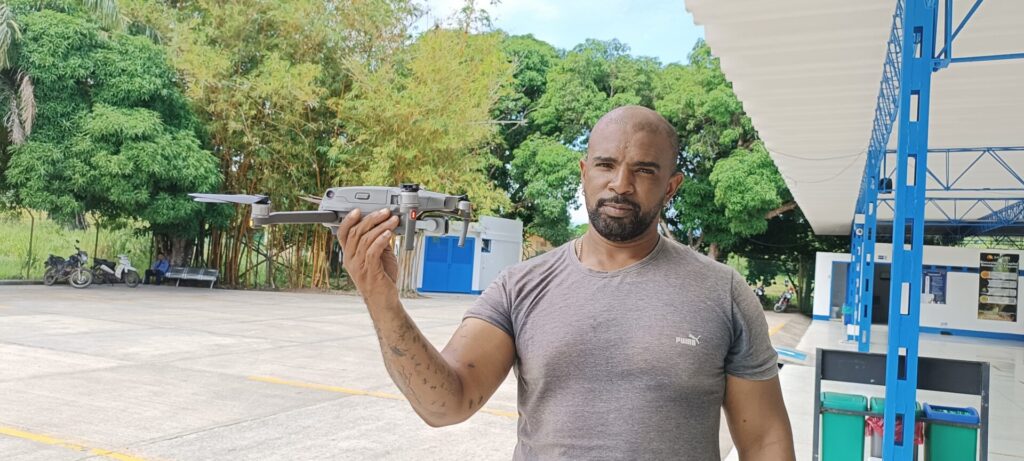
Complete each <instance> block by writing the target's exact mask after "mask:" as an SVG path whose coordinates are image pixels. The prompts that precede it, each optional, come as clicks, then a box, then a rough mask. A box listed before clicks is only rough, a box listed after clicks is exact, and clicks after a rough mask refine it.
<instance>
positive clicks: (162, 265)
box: [142, 253, 171, 285]
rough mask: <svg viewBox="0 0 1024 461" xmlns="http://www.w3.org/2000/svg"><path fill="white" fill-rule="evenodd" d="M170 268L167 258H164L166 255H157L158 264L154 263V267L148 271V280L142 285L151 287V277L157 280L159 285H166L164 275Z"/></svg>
mask: <svg viewBox="0 0 1024 461" xmlns="http://www.w3.org/2000/svg"><path fill="white" fill-rule="evenodd" d="M170 266H171V263H170V262H168V261H167V258H165V257H164V254H163V253H157V255H156V262H154V263H153V267H152V268H151V269H146V280H145V281H143V282H142V283H144V284H146V285H149V278H150V277H153V278H155V279H156V284H157V285H160V284H161V283H164V274H166V273H167V269H169V268H170Z"/></svg>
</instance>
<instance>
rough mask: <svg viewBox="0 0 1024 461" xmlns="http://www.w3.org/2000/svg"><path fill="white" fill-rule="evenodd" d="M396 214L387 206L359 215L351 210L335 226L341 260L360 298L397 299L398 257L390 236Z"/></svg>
mask: <svg viewBox="0 0 1024 461" xmlns="http://www.w3.org/2000/svg"><path fill="white" fill-rule="evenodd" d="M396 227H398V217H397V216H391V211H390V210H388V209H387V208H385V209H382V210H380V211H376V212H373V213H370V214H368V215H366V217H365V218H363V217H362V213H361V212H360V211H359V209H358V208H356V209H354V210H352V211H351V212H349V213H348V214H347V215H345V219H343V220H341V225H339V226H338V243H339V244H340V245H341V251H342V252H343V253H344V259H343V261H342V263H343V264H344V266H345V270H347V271H348V276H349V278H351V279H352V283H354V284H355V286H356V289H357V290H359V293H360V294H362V295H363V299H365V300H367V303H369V302H370V300H371V298H373V300H374V301H378V302H382V301H385V300H386V299H388V298H391V297H394V298H396V299H397V296H398V286H397V285H396V282H397V280H398V259H397V258H395V253H394V252H393V251H392V249H391V236H392V233H393V232H394V230H395V228H396Z"/></svg>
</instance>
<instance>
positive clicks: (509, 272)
mask: <svg viewBox="0 0 1024 461" xmlns="http://www.w3.org/2000/svg"><path fill="white" fill-rule="evenodd" d="M466 317H473V318H479V319H482V320H485V321H487V322H489V323H491V324H493V325H495V326H497V327H498V328H501V329H502V330H504V331H505V332H506V333H508V334H509V335H510V336H511V337H512V338H513V339H514V340H515V346H516V360H515V366H514V369H515V374H516V377H517V378H518V381H519V443H518V444H517V445H516V450H515V456H514V458H515V459H517V460H524V459H544V460H548V459H571V460H584V459H585V460H603V459H608V460H623V459H629V460H639V459H682V460H708V461H710V460H715V461H717V460H719V459H721V456H720V454H719V450H718V427H719V418H720V408H721V406H722V400H723V398H724V395H725V376H726V374H730V375H733V376H737V377H740V378H744V379H750V380H764V379H769V378H772V377H774V376H775V375H776V374H777V373H778V367H777V365H776V363H777V362H776V361H777V359H778V355H777V354H776V353H775V349H774V348H772V345H771V342H770V341H769V339H768V325H767V323H766V322H765V318H764V314H763V313H762V310H761V305H760V303H759V302H758V300H757V298H756V297H755V296H754V294H753V292H752V291H751V290H750V289H749V288H748V287H747V285H746V283H745V282H744V280H743V278H742V277H741V276H740V275H739V274H737V273H736V271H734V270H733V269H732V268H730V267H728V266H725V265H723V264H720V263H718V262H715V261H713V260H711V259H709V258H707V257H705V256H703V255H701V254H699V253H697V252H695V251H693V250H692V249H690V248H689V247H686V246H683V245H680V244H678V243H675V242H672V241H669V240H667V239H662V240H661V241H660V242H659V243H658V245H657V246H656V247H655V249H654V251H652V252H651V254H650V255H648V256H647V257H646V258H644V259H643V260H641V261H639V262H637V263H636V264H633V265H631V266H629V267H626V268H623V269H620V270H617V271H614V272H599V271H594V270H591V269H588V268H586V267H584V266H583V265H582V264H580V262H579V261H578V260H577V259H576V254H575V251H574V250H573V247H572V245H571V244H566V245H562V246H561V247H559V248H557V249H555V250H553V251H551V252H548V253H546V254H543V255H541V256H538V257H535V258H533V259H530V260H527V261H524V262H522V263H520V264H517V265H515V266H512V267H510V268H508V269H506V270H505V271H504V272H502V274H501V275H499V276H498V278H497V279H496V280H495V281H494V282H493V283H492V284H491V286H490V287H488V288H487V290H485V291H484V292H483V294H482V295H481V296H480V297H479V298H478V299H477V300H476V301H475V303H474V304H473V306H472V307H471V308H470V309H469V311H468V312H467V313H466Z"/></svg>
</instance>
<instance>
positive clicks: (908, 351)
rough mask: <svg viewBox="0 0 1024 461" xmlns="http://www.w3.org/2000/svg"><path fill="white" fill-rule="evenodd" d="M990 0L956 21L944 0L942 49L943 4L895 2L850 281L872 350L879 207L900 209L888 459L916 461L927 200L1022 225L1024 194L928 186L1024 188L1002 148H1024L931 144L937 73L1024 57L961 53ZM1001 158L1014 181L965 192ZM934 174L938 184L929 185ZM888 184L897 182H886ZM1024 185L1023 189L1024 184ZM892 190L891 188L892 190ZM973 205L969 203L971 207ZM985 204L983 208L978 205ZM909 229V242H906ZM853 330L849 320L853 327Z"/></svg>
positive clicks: (955, 215) (995, 225)
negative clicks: (934, 161)
mask: <svg viewBox="0 0 1024 461" xmlns="http://www.w3.org/2000/svg"><path fill="white" fill-rule="evenodd" d="M983 2H984V0H974V2H973V5H972V6H971V8H970V10H969V11H968V13H967V14H966V15H965V17H964V18H963V19H962V20H961V21H960V23H959V24H958V25H957V26H956V27H955V28H954V27H953V18H952V15H953V0H945V5H944V7H945V14H944V16H945V20H944V26H945V27H944V39H945V40H944V41H943V44H944V47H943V48H942V50H941V51H939V52H938V53H936V52H935V48H936V33H937V29H938V16H939V14H938V12H939V11H938V8H939V5H938V0H906V3H904V1H902V0H897V2H896V11H895V13H894V14H893V25H892V29H891V31H890V37H889V44H888V49H887V52H886V58H885V64H884V66H883V72H882V81H881V85H880V89H879V94H878V101H877V105H876V108H875V118H874V123H873V125H872V131H871V139H870V142H869V147H868V156H867V161H866V165H865V169H864V175H863V176H862V180H861V186H860V191H859V194H858V197H857V205H856V211H855V213H856V214H855V217H854V222H853V230H852V232H851V247H852V248H851V253H852V254H853V262H852V264H851V270H850V272H849V279H848V280H847V286H848V290H847V302H848V303H849V304H851V305H853V306H856V309H855V310H854V315H853V319H852V320H853V321H854V322H856V323H857V325H856V327H854V328H848V331H850V332H854V333H857V335H856V339H857V341H858V349H859V350H861V351H867V350H868V349H869V344H870V331H871V308H872V306H871V299H872V295H873V287H872V286H871V281H872V279H873V278H874V269H873V267H872V266H873V264H872V263H873V261H874V254H873V253H874V244H875V238H876V234H877V225H878V220H877V216H876V212H877V208H879V207H881V206H887V207H890V208H891V209H893V210H894V212H895V218H894V219H893V223H892V225H893V232H892V234H893V269H892V280H891V283H892V288H891V290H890V293H891V294H890V302H889V305H890V312H889V342H888V355H887V370H886V398H887V400H888V401H889V402H892V404H890V405H886V410H885V433H884V459H885V460H886V461H896V460H899V461H909V460H911V459H912V457H913V453H914V451H916V450H915V449H914V445H913V443H912V442H910V441H912V440H914V438H913V428H914V424H913V422H914V417H915V402H916V393H917V389H916V382H917V351H918V349H917V346H918V335H919V333H920V297H921V293H920V283H921V260H922V253H923V251H922V250H923V240H924V227H925V225H926V224H927V223H926V222H925V219H924V210H925V207H926V206H932V207H933V208H936V209H938V210H940V211H941V212H942V213H943V215H944V217H946V218H947V220H946V221H944V222H943V223H945V224H950V223H954V224H958V223H960V224H963V225H970V226H975V227H976V228H977V229H978V231H979V233H981V232H986V231H992V230H996V229H999V228H1000V227H1002V226H1006V225H1010V224H1017V225H1019V224H1020V223H1021V221H1022V219H1024V197H1019V198H1003V197H1001V198H992V197H980V196H979V197H975V198H949V199H943V198H932V199H926V196H925V194H926V192H928V191H929V190H930V191H932V192H940V191H941V192H954V191H965V190H974V191H977V192H988V193H995V192H1007V191H1020V190H1024V178H1021V176H1020V175H1018V174H1017V173H1016V171H1014V169H1013V168H1012V167H1011V166H1010V165H1009V164H1008V163H1007V162H1006V161H1005V159H1003V158H1002V156H1001V153H1002V152H1012V151H1024V148H1019V147H1016V148H976V149H943V150H938V151H929V149H928V117H929V107H930V92H931V74H932V73H933V72H935V71H938V70H940V69H943V68H946V67H948V66H949V65H950V64H955V63H970V62H982V61H1000V60H1006V59H1024V53H1008V54H998V55H988V56H966V57H961V56H955V55H954V52H953V49H954V48H953V45H954V44H955V42H956V38H957V37H958V36H959V35H960V33H961V32H962V31H963V29H964V27H965V26H966V25H967V24H968V23H969V21H970V19H971V18H972V17H973V16H974V14H975V13H976V12H977V11H978V9H979V7H980V6H981V5H982V3H983ZM897 115H898V116H899V123H900V130H899V142H898V148H897V152H896V162H895V163H896V165H895V169H894V170H895V174H894V175H890V174H887V173H889V172H888V168H887V167H886V166H885V165H886V163H887V161H886V152H885V146H886V145H887V144H888V140H889V137H890V135H891V133H892V126H893V123H894V121H895V120H896V117H897ZM968 152H973V153H974V154H975V155H976V157H975V159H974V161H973V162H972V163H971V165H970V166H968V167H967V168H966V169H964V171H961V172H959V173H957V174H951V173H950V171H949V167H948V166H949V160H948V159H949V156H950V155H952V154H954V153H955V154H962V153H968ZM935 154H940V155H945V156H946V163H947V168H946V173H945V174H944V175H940V174H936V173H935V172H933V171H931V170H929V169H928V158H929V157H930V156H931V155H935ZM986 158H991V159H993V160H994V161H995V162H996V163H998V164H1000V165H1001V166H1002V167H1003V169H1004V170H1005V171H1006V172H1007V173H1008V175H1009V177H1011V178H1012V179H1013V181H1012V182H1011V185H1010V186H1008V187H1000V188H977V187H975V188H965V187H961V186H960V185H959V182H960V181H961V180H963V179H964V175H965V174H967V172H968V170H970V169H971V168H973V167H974V165H976V164H977V163H978V162H979V161H982V160H984V159H986ZM883 175H884V176H885V177H892V176H894V177H895V183H896V187H895V190H894V192H895V199H888V198H886V199H883V200H882V201H881V202H879V200H878V199H879V197H878V195H879V186H880V181H879V180H880V179H881V177H882V176H883ZM929 178H931V179H932V180H933V181H934V182H935V183H937V184H938V187H932V188H931V189H928V182H929ZM884 184H886V187H887V188H888V187H891V186H889V184H890V181H886V182H885V183H884ZM1017 185H1020V187H1019V188H1018V187H1017ZM886 192H888V191H886ZM968 202H970V203H968ZM978 207H981V208H978ZM982 209H984V210H987V211H988V212H987V213H986V214H985V215H983V216H982V217H980V218H978V219H969V217H968V213H972V212H975V213H976V212H977V210H982ZM908 231H909V241H908V240H907V237H908ZM848 327H849V326H848ZM897 419H900V420H902V422H903V423H905V424H903V425H902V427H903V437H902V440H904V441H907V442H908V443H906V444H902V443H901V444H899V445H897V444H896V443H895V440H896V439H895V428H896V424H895V423H896V420H897Z"/></svg>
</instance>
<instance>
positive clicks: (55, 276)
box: [43, 240, 93, 288]
mask: <svg viewBox="0 0 1024 461" xmlns="http://www.w3.org/2000/svg"><path fill="white" fill-rule="evenodd" d="M75 250H77V252H76V253H75V254H72V255H71V256H69V257H68V259H64V258H61V257H60V256H54V255H50V257H49V258H46V263H45V265H46V273H45V274H43V283H45V284H46V286H50V285H53V284H54V283H57V282H63V281H65V280H67V281H68V283H69V284H70V285H71V286H73V287H75V288H85V287H87V286H89V285H92V278H93V275H92V271H90V270H89V269H87V268H86V263H87V262H89V254H88V253H86V252H84V251H82V249H81V248H78V241H77V240H76V241H75Z"/></svg>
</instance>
